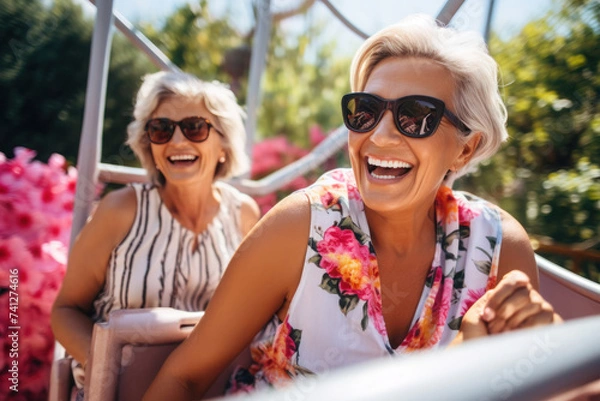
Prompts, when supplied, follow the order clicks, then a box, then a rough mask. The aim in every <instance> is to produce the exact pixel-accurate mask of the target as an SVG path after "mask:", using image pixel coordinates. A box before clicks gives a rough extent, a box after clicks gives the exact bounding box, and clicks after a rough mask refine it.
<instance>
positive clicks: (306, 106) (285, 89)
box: [258, 22, 350, 146]
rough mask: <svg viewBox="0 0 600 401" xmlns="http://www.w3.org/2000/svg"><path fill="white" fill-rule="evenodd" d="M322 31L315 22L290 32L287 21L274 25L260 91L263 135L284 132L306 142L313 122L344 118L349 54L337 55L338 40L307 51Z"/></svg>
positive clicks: (335, 122)
mask: <svg viewBox="0 0 600 401" xmlns="http://www.w3.org/2000/svg"><path fill="white" fill-rule="evenodd" d="M322 31H323V27H322V26H320V24H319V23H318V22H316V23H313V24H309V25H308V26H307V29H306V30H304V31H303V32H302V33H299V34H298V35H297V36H291V37H290V34H289V33H286V32H285V31H284V30H283V28H282V26H280V25H275V26H274V28H273V36H272V38H271V43H270V51H269V57H268V59H267V68H266V71H265V75H264V78H263V90H262V93H261V96H262V101H261V108H260V112H259V121H258V132H259V133H260V134H261V135H262V136H264V137H269V136H273V135H280V134H283V135H285V136H286V137H288V138H290V140H292V141H294V142H295V143H297V144H301V145H303V146H305V145H307V144H308V132H309V129H310V127H311V126H312V125H315V124H317V125H319V126H320V127H322V128H323V129H324V130H325V131H329V130H331V129H334V128H337V127H338V126H340V125H341V124H342V116H341V113H340V99H341V97H342V95H343V94H344V93H345V92H348V91H349V86H350V84H349V80H348V70H349V67H350V60H349V59H343V58H342V59H340V58H339V57H336V56H334V50H335V47H336V43H335V41H331V42H329V43H324V44H322V45H321V46H319V47H318V48H317V49H316V50H315V52H314V54H313V55H309V54H307V52H308V51H309V46H308V45H309V43H311V42H312V41H315V40H316V38H318V37H319V35H320V34H321V33H322Z"/></svg>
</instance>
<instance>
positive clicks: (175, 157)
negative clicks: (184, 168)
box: [169, 155, 196, 162]
mask: <svg viewBox="0 0 600 401" xmlns="http://www.w3.org/2000/svg"><path fill="white" fill-rule="evenodd" d="M195 159H196V156H193V155H173V156H169V160H171V161H174V162H176V161H181V160H195Z"/></svg>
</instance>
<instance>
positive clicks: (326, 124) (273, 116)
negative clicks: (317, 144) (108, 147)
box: [141, 0, 350, 146]
mask: <svg viewBox="0 0 600 401" xmlns="http://www.w3.org/2000/svg"><path fill="white" fill-rule="evenodd" d="M295 18H305V17H302V16H296V17H295ZM305 20H306V24H305V25H306V29H305V30H303V31H302V32H298V33H294V32H290V30H289V29H288V30H286V29H285V24H286V21H285V20H284V21H282V22H280V23H274V24H273V25H272V31H271V39H270V42H269V51H268V56H267V60H266V69H265V71H264V75H263V78H262V89H261V93H260V99H261V104H260V109H259V115H258V127H257V130H258V135H259V136H260V137H272V136H275V135H285V136H286V137H287V138H289V139H290V140H291V141H293V142H294V143H296V144H298V145H302V146H306V145H308V143H309V141H308V132H309V129H310V127H311V126H312V125H315V124H317V125H319V126H321V127H323V128H324V129H325V130H331V129H333V128H336V127H337V126H339V125H340V124H341V123H342V120H341V116H340V112H339V99H340V98H341V95H342V94H343V93H344V92H345V91H347V90H348V88H349V84H348V69H349V65H350V60H349V59H342V60H340V59H339V58H337V57H334V54H333V51H334V49H335V46H336V44H335V42H333V41H332V42H329V43H324V44H323V45H321V46H319V47H318V48H317V49H316V51H315V54H312V55H309V54H307V52H308V49H309V44H310V43H311V41H315V40H316V38H318V37H319V35H320V34H321V33H322V31H323V27H322V25H321V24H320V23H319V22H314V23H312V22H311V20H310V19H306V18H305ZM141 29H142V30H143V32H144V34H145V35H146V36H148V38H150V39H151V40H152V41H153V42H154V43H156V44H157V46H158V47H159V48H160V49H161V50H162V51H163V52H164V53H165V54H166V55H167V56H168V57H169V58H170V59H171V60H172V61H173V62H174V63H175V64H177V65H178V66H179V67H180V68H181V69H182V70H184V71H187V72H191V73H193V74H196V75H197V76H199V77H200V78H202V79H218V80H220V81H222V82H226V83H229V84H230V85H231V86H232V89H234V91H235V92H236V95H237V97H238V100H239V101H240V103H241V104H244V103H245V98H246V88H247V74H248V62H249V57H250V54H249V51H250V49H251V47H252V35H251V33H252V32H249V33H240V32H238V31H237V30H236V29H235V28H234V27H233V25H232V23H231V20H230V17H229V16H228V14H227V13H226V14H225V15H223V16H220V17H215V16H213V15H211V13H210V10H209V8H208V4H207V1H206V0H202V1H200V2H199V4H198V5H197V6H191V5H189V4H186V5H184V6H182V7H181V8H179V9H178V10H176V11H175V12H174V13H173V15H171V16H170V17H168V18H167V21H166V23H165V24H164V26H162V27H160V28H156V27H153V26H150V25H142V28H141ZM239 70H241V71H243V76H242V77H241V79H239V81H238V80H237V76H236V75H239ZM233 71H238V72H237V73H235V72H233Z"/></svg>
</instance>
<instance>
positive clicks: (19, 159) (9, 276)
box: [0, 148, 77, 401]
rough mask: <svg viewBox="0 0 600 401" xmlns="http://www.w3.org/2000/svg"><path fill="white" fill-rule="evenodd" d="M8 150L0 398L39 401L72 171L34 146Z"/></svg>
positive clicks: (1, 177)
mask: <svg viewBox="0 0 600 401" xmlns="http://www.w3.org/2000/svg"><path fill="white" fill-rule="evenodd" d="M14 153H15V157H14V158H13V159H12V160H10V159H7V158H6V156H5V155H4V154H3V153H1V152H0V311H1V312H0V313H1V315H0V322H1V324H0V342H1V344H2V353H1V355H0V366H1V367H2V373H1V374H0V382H1V383H2V385H1V386H0V399H2V400H28V401H32V400H44V401H45V400H46V399H47V397H48V385H49V376H50V366H51V363H52V359H53V350H54V337H53V335H52V331H51V328H50V309H51V307H52V303H53V302H54V298H55V297H56V294H57V292H58V289H59V287H60V285H61V282H62V278H63V276H64V273H65V269H66V260H67V247H68V243H69V236H70V231H71V221H72V212H73V203H74V199H75V184H76V179H77V174H76V171H75V169H74V168H73V167H70V168H67V165H66V161H65V158H64V157H63V156H61V155H58V154H54V155H52V156H51V157H50V159H49V160H48V163H47V164H45V163H42V162H39V161H34V160H33V158H34V157H35V152H34V151H32V150H29V149H25V148H16V149H15V151H14Z"/></svg>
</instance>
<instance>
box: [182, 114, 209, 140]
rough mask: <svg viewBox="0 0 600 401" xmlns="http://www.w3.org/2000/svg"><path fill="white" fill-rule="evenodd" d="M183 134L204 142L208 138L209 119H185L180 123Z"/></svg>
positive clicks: (190, 138)
mask: <svg viewBox="0 0 600 401" xmlns="http://www.w3.org/2000/svg"><path fill="white" fill-rule="evenodd" d="M179 126H180V127H181V130H182V131H183V134H184V135H185V137H186V138H187V139H189V140H190V141H192V142H202V141H205V140H206V138H208V131H209V125H208V121H207V120H206V119H205V118H202V117H189V118H186V119H183V120H182V121H181V123H180V125H179Z"/></svg>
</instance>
